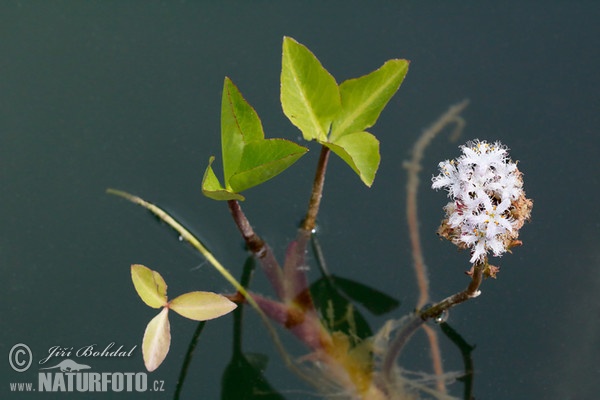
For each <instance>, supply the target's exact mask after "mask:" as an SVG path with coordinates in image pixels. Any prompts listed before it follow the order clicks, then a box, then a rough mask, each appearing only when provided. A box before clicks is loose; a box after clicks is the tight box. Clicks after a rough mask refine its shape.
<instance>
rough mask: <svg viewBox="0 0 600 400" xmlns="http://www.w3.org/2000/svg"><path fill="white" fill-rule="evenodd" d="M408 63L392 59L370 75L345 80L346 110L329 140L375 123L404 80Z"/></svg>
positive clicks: (343, 89)
mask: <svg viewBox="0 0 600 400" xmlns="http://www.w3.org/2000/svg"><path fill="white" fill-rule="evenodd" d="M408 64H409V62H408V61H407V60H389V61H387V62H386V63H385V64H383V66H381V68H379V69H377V70H375V71H373V72H371V73H370V74H368V75H365V76H362V77H360V78H356V79H349V80H347V81H345V82H343V83H342V84H341V85H340V95H341V98H342V111H341V112H340V113H339V114H338V116H337V117H336V119H335V121H334V122H333V126H332V128H331V135H330V136H329V141H332V142H334V141H335V140H336V139H337V138H339V137H340V136H343V135H346V134H349V133H355V132H361V131H364V130H365V129H367V128H370V127H371V126H373V125H374V124H375V122H376V121H377V118H379V115H380V114H381V111H382V110H383V108H384V107H385V105H386V104H387V103H388V101H389V100H390V99H391V98H392V96H393V95H394V94H395V93H396V91H397V90H398V88H399V87H400V84H401V83H402V81H403V80H404V77H405V76H406V73H407V72H408Z"/></svg>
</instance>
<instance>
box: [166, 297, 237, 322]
mask: <svg viewBox="0 0 600 400" xmlns="http://www.w3.org/2000/svg"><path fill="white" fill-rule="evenodd" d="M236 307H237V305H236V304H235V303H234V302H232V301H231V300H229V299H228V298H227V297H225V296H222V295H220V294H216V293H212V292H190V293H185V294H182V295H181V296H179V297H176V298H175V299H173V300H171V301H170V302H169V308H170V309H172V310H173V311H175V312H176V313H178V314H179V315H181V316H184V317H186V318H189V319H193V320H195V321H206V320H209V319H214V318H218V317H220V316H222V315H225V314H227V313H229V312H231V311H233V310H234V309H235V308H236Z"/></svg>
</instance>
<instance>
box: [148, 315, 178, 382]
mask: <svg viewBox="0 0 600 400" xmlns="http://www.w3.org/2000/svg"><path fill="white" fill-rule="evenodd" d="M170 346H171V327H170V325H169V309H168V308H167V307H165V308H163V309H162V311H161V312H160V313H158V315H157V316H156V317H154V318H152V320H151V321H150V322H149V323H148V326H147V327H146V331H145V332H144V340H143V341H142V355H143V356H144V365H145V366H146V369H147V370H148V371H149V372H152V371H154V370H155V369H156V368H158V366H159V365H160V364H162V362H163V361H164V359H165V357H166V356H167V353H168V352H169V347H170Z"/></svg>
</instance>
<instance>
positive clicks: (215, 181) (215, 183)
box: [202, 156, 244, 201]
mask: <svg viewBox="0 0 600 400" xmlns="http://www.w3.org/2000/svg"><path fill="white" fill-rule="evenodd" d="M214 160H215V157H214V156H212V157H210V158H209V160H208V167H206V171H205V172H204V177H203V178H202V193H203V194H204V195H205V196H206V197H209V198H211V199H213V200H241V201H243V200H244V196H242V195H241V194H237V193H233V192H230V191H228V190H227V189H225V188H224V187H223V186H222V185H221V182H219V178H217V176H216V175H215V172H214V171H213V169H212V166H211V165H212V163H213V161H214Z"/></svg>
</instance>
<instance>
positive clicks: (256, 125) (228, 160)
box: [221, 77, 265, 189]
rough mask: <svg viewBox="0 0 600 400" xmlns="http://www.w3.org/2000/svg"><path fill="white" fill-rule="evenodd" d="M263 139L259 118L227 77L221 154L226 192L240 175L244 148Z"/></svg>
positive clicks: (224, 88) (222, 116)
mask: <svg viewBox="0 0 600 400" xmlns="http://www.w3.org/2000/svg"><path fill="white" fill-rule="evenodd" d="M264 137H265V135H264V133H263V128H262V124H261V122H260V119H259V118H258V114H257V113H256V111H254V109H253V108H252V106H250V104H248V102H247V101H246V100H245V99H244V97H242V94H241V93H240V91H239V89H238V88H237V87H236V86H235V85H234V84H233V82H232V81H231V79H229V78H227V77H226V78H225V83H224V84H223V98H222V102H221V151H222V154H223V175H224V176H225V186H226V187H227V188H228V189H230V188H229V178H230V177H231V176H232V175H233V174H235V173H236V172H238V171H239V164H240V161H241V159H242V153H243V152H244V147H245V145H246V144H248V143H250V142H252V141H259V140H263V139H264Z"/></svg>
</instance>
